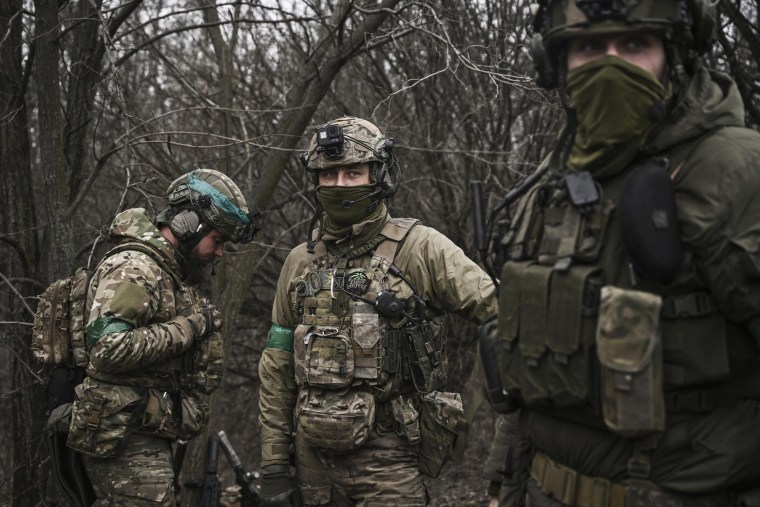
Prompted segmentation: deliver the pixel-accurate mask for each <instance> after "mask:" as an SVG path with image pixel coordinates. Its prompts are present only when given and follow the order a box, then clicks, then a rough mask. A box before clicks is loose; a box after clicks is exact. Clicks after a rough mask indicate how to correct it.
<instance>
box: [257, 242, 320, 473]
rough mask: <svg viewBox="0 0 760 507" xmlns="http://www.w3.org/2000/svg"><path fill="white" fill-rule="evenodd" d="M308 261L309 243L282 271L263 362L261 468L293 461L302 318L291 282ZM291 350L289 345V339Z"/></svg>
mask: <svg viewBox="0 0 760 507" xmlns="http://www.w3.org/2000/svg"><path fill="white" fill-rule="evenodd" d="M307 259H308V256H307V254H306V247H305V244H303V245H300V246H298V247H296V248H295V249H293V250H292V251H291V252H290V254H289V255H288V258H287V259H286V260H285V264H284V265H283V267H282V271H281V272H280V278H279V281H278V283H277V292H276V294H275V300H274V305H273V308H272V330H271V331H270V333H269V336H268V340H267V347H266V348H265V349H264V352H263V353H262V355H261V360H260V361H259V378H260V379H261V389H260V391H259V424H260V426H261V465H262V466H266V465H273V464H286V463H289V462H290V454H291V447H292V442H293V437H292V433H293V409H294V408H295V405H296V396H297V389H296V383H295V378H294V374H293V345H292V339H293V333H292V330H293V329H294V328H295V327H296V325H297V324H298V316H297V315H296V314H295V312H294V310H293V306H292V304H291V301H290V295H289V294H290V282H291V280H292V279H293V278H295V277H296V276H298V274H300V273H301V272H302V271H303V270H304V268H305V266H306V262H308V261H307ZM288 336H289V338H290V347H288V346H287V343H286V341H287V337H288Z"/></svg>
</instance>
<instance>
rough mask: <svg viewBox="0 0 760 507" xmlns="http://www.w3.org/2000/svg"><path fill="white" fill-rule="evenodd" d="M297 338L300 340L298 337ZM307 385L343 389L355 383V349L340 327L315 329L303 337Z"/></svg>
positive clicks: (304, 373)
mask: <svg viewBox="0 0 760 507" xmlns="http://www.w3.org/2000/svg"><path fill="white" fill-rule="evenodd" d="M294 339H298V337H296V336H295V335H294ZM301 340H302V341H303V342H304V346H305V351H304V359H303V379H304V383H306V384H308V385H310V386H313V387H322V388H326V389H341V388H344V387H348V386H350V385H351V383H352V382H353V380H354V347H353V344H352V343H351V338H349V337H348V336H347V335H346V334H345V333H343V332H341V331H340V330H338V329H337V328H332V327H325V328H315V329H313V330H312V331H311V332H309V333H306V334H304V335H303V338H301Z"/></svg>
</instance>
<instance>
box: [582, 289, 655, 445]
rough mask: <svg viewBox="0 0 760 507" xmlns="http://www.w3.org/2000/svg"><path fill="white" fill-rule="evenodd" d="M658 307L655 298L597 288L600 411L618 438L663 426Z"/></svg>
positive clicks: (641, 293)
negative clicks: (598, 297) (600, 377)
mask: <svg viewBox="0 0 760 507" xmlns="http://www.w3.org/2000/svg"><path fill="white" fill-rule="evenodd" d="M661 304H662V300H661V298H660V296H658V295H656V294H651V293H648V292H641V291H634V290H629V289H620V288H617V287H613V286H611V285H607V286H604V287H602V291H601V304H600V310H599V311H600V313H599V323H598V327H597V335H596V341H597V354H598V356H599V361H600V363H601V365H602V410H603V413H604V422H605V424H606V425H607V427H608V428H609V429H611V430H612V431H614V432H615V433H617V434H619V435H621V436H623V437H628V438H630V437H638V436H642V435H646V434H648V433H652V432H656V431H662V430H663V429H664V428H665V403H664V393H663V382H662V347H661V344H660V332H659V317H660V306H661Z"/></svg>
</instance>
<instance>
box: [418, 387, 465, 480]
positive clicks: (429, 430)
mask: <svg viewBox="0 0 760 507" xmlns="http://www.w3.org/2000/svg"><path fill="white" fill-rule="evenodd" d="M463 413H464V410H463V408H462V399H461V397H460V396H459V393H445V392H440V391H436V392H432V393H427V394H423V395H422V407H421V409H420V447H419V454H418V457H417V464H418V466H419V469H420V472H421V473H422V474H423V475H425V476H427V477H430V478H432V479H435V478H436V477H438V476H439V475H440V474H441V469H442V468H443V465H444V464H445V463H446V461H448V459H449V457H450V455H451V449H452V448H453V447H454V443H455V442H456V439H457V435H458V434H459V428H460V427H461V422H460V419H461V417H462V414H463Z"/></svg>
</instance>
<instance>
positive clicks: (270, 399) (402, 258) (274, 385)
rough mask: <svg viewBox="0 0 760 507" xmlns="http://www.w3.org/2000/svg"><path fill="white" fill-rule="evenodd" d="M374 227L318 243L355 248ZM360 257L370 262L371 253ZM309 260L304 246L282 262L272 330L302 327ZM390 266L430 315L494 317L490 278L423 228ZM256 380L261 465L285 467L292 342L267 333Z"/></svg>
mask: <svg viewBox="0 0 760 507" xmlns="http://www.w3.org/2000/svg"><path fill="white" fill-rule="evenodd" d="M381 216H382V218H381V219H380V220H383V221H389V220H390V217H388V216H387V215H381ZM377 225H378V223H377V221H374V222H373V221H371V220H370V221H367V222H363V223H360V224H357V225H354V227H353V234H352V236H351V237H349V238H335V237H331V236H330V235H327V234H325V235H324V236H323V238H322V239H323V240H324V241H325V242H328V243H329V242H332V243H333V245H337V246H339V247H340V246H343V247H345V245H347V244H349V243H351V242H352V241H355V242H356V243H357V244H360V243H361V239H366V238H362V236H363V235H366V234H367V233H368V231H373V230H377V229H378V227H377ZM357 238H361V239H357ZM327 255H328V256H329V255H332V254H331V253H328V254H327ZM365 256H366V257H371V256H372V252H371V251H370V252H368V253H366V254H365ZM313 260H314V256H313V255H310V254H308V252H307V250H306V244H305V243H304V244H301V245H299V246H297V247H296V248H294V249H293V250H292V251H291V252H290V254H289V255H288V257H287V259H286V260H285V264H284V266H283V268H282V271H281V273H280V278H279V281H278V285H277V292H276V294H275V301H274V306H273V309H272V322H273V330H274V329H275V328H285V329H289V330H292V329H293V328H295V327H296V326H297V325H298V324H300V323H301V320H302V316H301V315H299V314H298V312H297V311H296V308H297V306H298V305H297V304H296V302H295V301H293V297H292V295H293V294H294V293H295V287H294V285H295V283H296V279H297V278H298V277H300V276H301V275H302V274H303V273H304V270H305V269H306V267H307V265H308V264H309V263H310V262H311V261H313ZM394 262H395V264H396V265H397V266H398V268H399V269H400V271H401V272H402V273H404V275H405V276H406V277H407V278H408V279H409V280H410V281H411V282H412V283H413V284H414V285H415V287H416V289H417V293H418V295H419V296H420V297H421V299H422V300H423V301H424V302H425V304H426V305H427V308H428V310H430V311H431V312H434V313H440V314H442V313H445V312H453V313H457V314H459V315H462V316H464V317H466V318H468V319H470V320H473V321H475V322H478V323H482V322H484V321H485V320H487V319H488V318H490V317H492V316H493V315H494V314H495V312H496V298H495V289H494V285H493V282H492V280H491V279H490V277H489V276H488V275H487V274H486V273H485V272H483V271H482V270H481V269H480V268H479V267H478V266H477V265H476V264H475V263H474V262H472V261H471V260H470V259H469V258H467V256H466V255H465V254H464V252H463V251H462V250H461V249H460V248H459V247H458V246H456V245H455V244H454V243H453V242H452V241H451V240H449V239H448V238H446V237H445V236H444V235H443V234H441V233H439V232H438V231H436V230H434V229H432V228H430V227H425V226H423V225H416V226H415V227H413V228H412V229H411V230H410V232H409V233H408V235H407V236H406V238H405V239H404V240H403V242H402V243H401V246H400V247H399V249H398V251H397V253H396V256H395V261H394ZM388 278H389V284H390V290H392V291H393V292H394V293H397V294H398V295H399V297H402V298H403V297H407V296H408V295H409V294H410V289H409V288H408V285H407V284H406V283H405V282H403V281H402V280H401V279H399V278H398V277H396V276H392V275H389V276H388ZM291 336H292V333H291ZM259 375H260V378H261V392H260V409H261V410H260V425H261V442H262V465H264V466H265V465H268V464H275V463H287V462H289V461H290V448H291V444H292V432H293V427H294V421H293V410H294V407H295V405H296V398H297V386H296V383H295V378H294V364H293V353H292V338H291V345H290V347H287V346H283V344H282V343H275V340H273V339H272V333H270V340H269V342H268V344H267V348H266V349H265V350H264V353H263V355H262V358H261V362H260V366H259Z"/></svg>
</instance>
